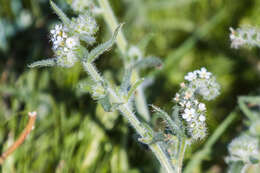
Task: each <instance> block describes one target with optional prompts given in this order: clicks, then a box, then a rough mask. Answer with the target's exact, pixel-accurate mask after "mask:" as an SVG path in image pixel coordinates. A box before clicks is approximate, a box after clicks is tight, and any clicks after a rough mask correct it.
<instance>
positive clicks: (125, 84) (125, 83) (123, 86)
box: [120, 69, 132, 93]
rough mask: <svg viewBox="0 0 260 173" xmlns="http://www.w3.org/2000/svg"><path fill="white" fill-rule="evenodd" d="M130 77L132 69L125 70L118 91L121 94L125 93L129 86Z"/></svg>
mask: <svg viewBox="0 0 260 173" xmlns="http://www.w3.org/2000/svg"><path fill="white" fill-rule="evenodd" d="M131 75H132V69H126V70H125V73H124V77H123V81H122V83H121V85H120V90H121V91H122V92H123V93H127V92H128V90H129V88H130V86H131Z"/></svg>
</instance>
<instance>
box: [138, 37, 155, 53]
mask: <svg viewBox="0 0 260 173" xmlns="http://www.w3.org/2000/svg"><path fill="white" fill-rule="evenodd" d="M153 37H154V34H153V33H149V34H146V35H145V36H144V38H143V39H142V40H141V41H140V42H139V43H138V45H137V47H139V48H140V50H141V51H142V52H143V53H144V52H145V49H146V48H147V46H148V44H149V42H150V41H151V40H152V38H153Z"/></svg>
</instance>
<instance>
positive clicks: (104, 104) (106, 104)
mask: <svg viewBox="0 0 260 173" xmlns="http://www.w3.org/2000/svg"><path fill="white" fill-rule="evenodd" d="M98 103H100V104H101V106H102V107H103V109H104V111H106V112H111V110H112V105H111V104H110V100H109V96H108V95H106V97H104V98H102V99H100V100H99V101H98Z"/></svg>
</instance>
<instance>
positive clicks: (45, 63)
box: [28, 58, 57, 68]
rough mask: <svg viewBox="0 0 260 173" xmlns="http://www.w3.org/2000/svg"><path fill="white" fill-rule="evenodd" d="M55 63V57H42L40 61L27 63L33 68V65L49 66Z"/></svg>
mask: <svg viewBox="0 0 260 173" xmlns="http://www.w3.org/2000/svg"><path fill="white" fill-rule="evenodd" d="M55 65H57V62H56V58H49V59H44V60H40V61H36V62H33V63H32V64H29V65H28V67H29V68H34V67H51V66H55Z"/></svg>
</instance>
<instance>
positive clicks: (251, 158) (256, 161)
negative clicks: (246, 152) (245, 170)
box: [249, 156, 259, 164]
mask: <svg viewBox="0 0 260 173" xmlns="http://www.w3.org/2000/svg"><path fill="white" fill-rule="evenodd" d="M249 160H250V162H251V163H252V164H257V163H258V162H259V160H258V159H257V158H255V157H252V156H250V157H249Z"/></svg>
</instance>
